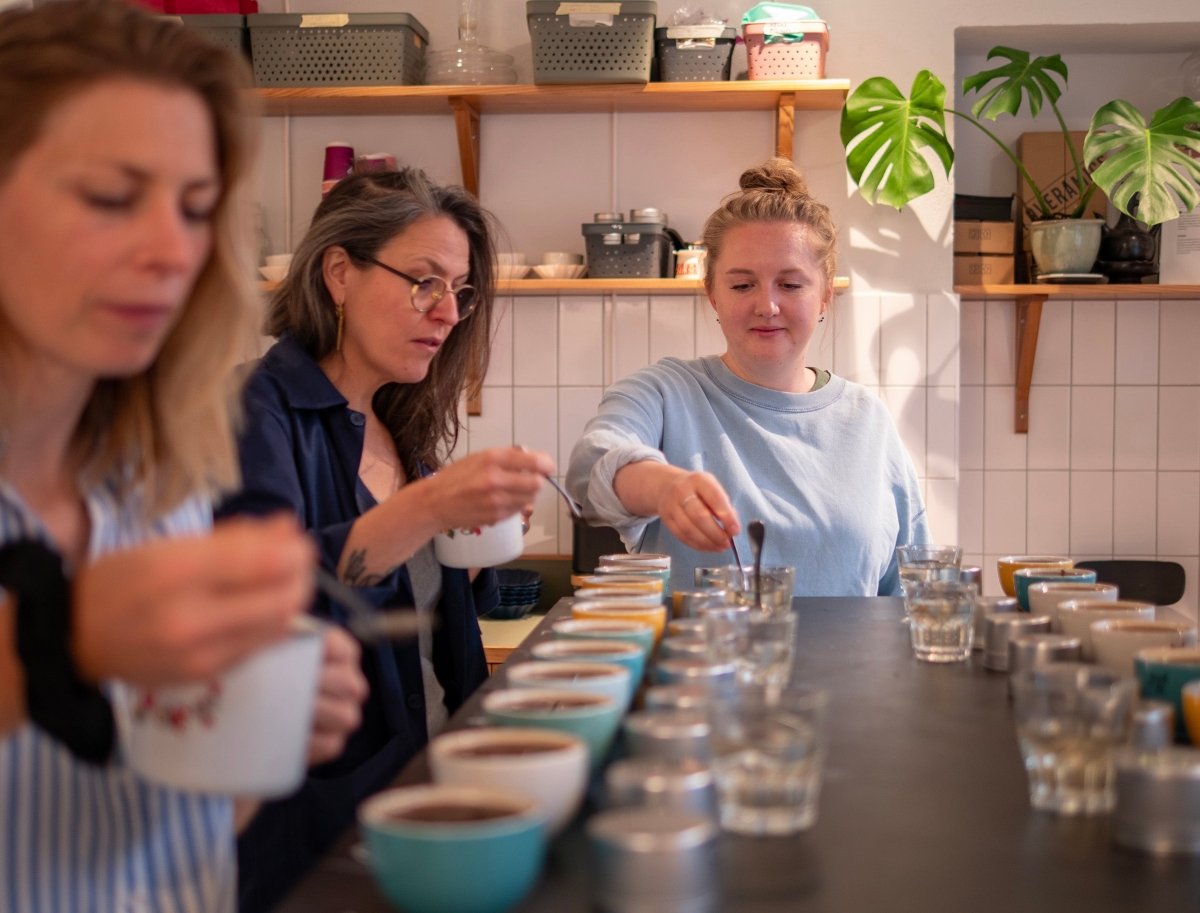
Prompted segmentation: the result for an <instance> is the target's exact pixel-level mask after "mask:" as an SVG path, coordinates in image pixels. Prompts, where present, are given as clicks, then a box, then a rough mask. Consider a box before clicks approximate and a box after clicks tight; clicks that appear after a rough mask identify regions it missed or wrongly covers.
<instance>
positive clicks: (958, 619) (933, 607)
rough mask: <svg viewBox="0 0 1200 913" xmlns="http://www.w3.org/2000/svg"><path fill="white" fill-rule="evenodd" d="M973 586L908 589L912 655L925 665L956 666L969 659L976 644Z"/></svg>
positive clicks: (939, 582) (955, 584)
mask: <svg viewBox="0 0 1200 913" xmlns="http://www.w3.org/2000/svg"><path fill="white" fill-rule="evenodd" d="M978 593H979V589H978V588H977V587H976V586H975V584H973V583H962V582H960V581H946V580H934V581H931V582H929V583H914V584H912V585H911V589H910V591H909V595H908V597H907V602H908V619H909V631H910V633H911V636H912V648H913V653H914V654H915V655H916V657H917V659H919V660H921V661H922V662H927V663H957V662H962V661H963V660H965V659H966V658H967V657H968V656H970V655H971V644H972V642H973V641H974V640H975V599H976V596H977V595H978Z"/></svg>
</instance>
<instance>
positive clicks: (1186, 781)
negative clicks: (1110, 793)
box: [1112, 746, 1200, 855]
mask: <svg viewBox="0 0 1200 913" xmlns="http://www.w3.org/2000/svg"><path fill="white" fill-rule="evenodd" d="M1113 762H1114V766H1115V768H1116V793H1117V802H1116V807H1115V808H1114V809H1113V818H1112V834H1113V839H1114V840H1115V841H1116V842H1117V843H1119V844H1121V845H1123V846H1128V847H1133V848H1134V849H1138V850H1143V851H1145V852H1149V853H1155V854H1168V853H1186V854H1190V855H1197V854H1200V752H1197V751H1195V750H1194V749H1191V748H1178V747H1170V746H1168V747H1165V748H1163V749H1161V750H1159V751H1151V752H1147V751H1142V750H1139V749H1137V748H1127V749H1122V750H1120V751H1118V752H1116V753H1115V755H1114V758H1113Z"/></svg>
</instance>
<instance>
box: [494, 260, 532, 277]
mask: <svg viewBox="0 0 1200 913" xmlns="http://www.w3.org/2000/svg"><path fill="white" fill-rule="evenodd" d="M528 275H529V267H528V266H526V265H525V264H524V263H498V264H496V278H497V279H524V278H525V277H526V276H528Z"/></svg>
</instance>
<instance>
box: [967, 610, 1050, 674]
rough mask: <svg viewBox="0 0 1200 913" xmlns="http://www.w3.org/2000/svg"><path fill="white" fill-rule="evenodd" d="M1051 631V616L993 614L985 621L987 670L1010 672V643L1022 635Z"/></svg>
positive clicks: (985, 665) (985, 660)
mask: <svg viewBox="0 0 1200 913" xmlns="http://www.w3.org/2000/svg"><path fill="white" fill-rule="evenodd" d="M1049 630H1050V616H1048V615H1028V614H1026V613H1024V612H993V613H992V614H990V615H987V616H985V617H984V619H983V631H984V648H983V649H984V654H983V666H984V668H985V669H994V670H996V671H999V672H1006V671H1008V641H1009V638H1011V637H1016V636H1019V635H1021V634H1033V633H1035V632H1038V631H1049Z"/></svg>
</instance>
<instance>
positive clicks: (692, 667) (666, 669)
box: [653, 659, 733, 685]
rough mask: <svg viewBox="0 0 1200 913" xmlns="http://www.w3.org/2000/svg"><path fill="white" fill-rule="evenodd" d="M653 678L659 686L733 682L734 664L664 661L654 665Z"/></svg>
mask: <svg viewBox="0 0 1200 913" xmlns="http://www.w3.org/2000/svg"><path fill="white" fill-rule="evenodd" d="M653 678H654V680H655V681H656V682H658V683H659V684H664V685H670V684H674V683H677V682H679V683H682V682H709V683H712V684H723V683H727V682H728V683H732V682H733V663H719V662H718V663H711V662H709V661H708V660H707V659H662V660H659V661H658V662H656V663H655V664H654V675H653Z"/></svg>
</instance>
